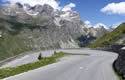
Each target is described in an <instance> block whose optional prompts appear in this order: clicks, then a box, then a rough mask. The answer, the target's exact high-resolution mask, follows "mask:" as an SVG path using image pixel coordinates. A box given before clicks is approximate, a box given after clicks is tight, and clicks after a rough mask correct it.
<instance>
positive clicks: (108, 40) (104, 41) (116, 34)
mask: <svg viewBox="0 0 125 80" xmlns="http://www.w3.org/2000/svg"><path fill="white" fill-rule="evenodd" d="M123 34H125V23H123V24H121V25H119V26H118V27H117V28H116V29H115V30H114V31H112V32H110V33H107V34H105V35H104V36H102V37H101V38H99V39H97V40H96V41H95V42H94V43H93V44H91V45H89V47H91V48H96V47H104V46H106V45H110V44H113V43H114V42H116V41H117V40H118V39H119V38H120V37H121V36H122V35H123Z"/></svg>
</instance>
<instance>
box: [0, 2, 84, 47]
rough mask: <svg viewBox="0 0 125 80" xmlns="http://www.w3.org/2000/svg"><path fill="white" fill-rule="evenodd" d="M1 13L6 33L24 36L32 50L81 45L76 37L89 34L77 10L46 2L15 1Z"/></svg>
mask: <svg viewBox="0 0 125 80" xmlns="http://www.w3.org/2000/svg"><path fill="white" fill-rule="evenodd" d="M0 14H1V15H0V20H1V23H2V24H1V25H2V28H6V29H4V30H5V32H11V33H14V34H16V36H19V37H21V38H22V39H23V40H25V41H24V42H25V43H26V44H27V45H28V46H30V47H32V48H33V49H43V48H44V49H48V48H78V47H79V46H78V43H76V40H77V38H78V37H80V36H81V35H86V33H85V32H84V30H83V29H82V27H81V26H82V24H81V20H80V17H79V14H78V13H77V12H75V11H65V12H64V11H59V10H54V9H53V8H52V7H51V6H50V5H47V4H45V5H35V6H30V5H28V4H24V5H22V4H21V3H16V4H13V5H7V6H4V7H2V9H0ZM4 23H5V24H4ZM1 30H2V29H1Z"/></svg>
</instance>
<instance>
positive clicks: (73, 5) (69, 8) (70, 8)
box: [62, 3, 76, 11]
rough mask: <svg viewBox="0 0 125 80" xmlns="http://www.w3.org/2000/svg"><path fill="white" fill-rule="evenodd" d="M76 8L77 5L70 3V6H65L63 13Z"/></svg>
mask: <svg viewBox="0 0 125 80" xmlns="http://www.w3.org/2000/svg"><path fill="white" fill-rule="evenodd" d="M74 7H76V5H75V4H74V3H69V4H68V5H66V6H64V8H63V9H62V11H71V10H72V8H74Z"/></svg>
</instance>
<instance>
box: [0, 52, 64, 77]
mask: <svg viewBox="0 0 125 80" xmlns="http://www.w3.org/2000/svg"><path fill="white" fill-rule="evenodd" d="M63 56H64V53H63V52H59V53H54V55H52V56H51V57H45V58H42V59H41V60H39V61H37V62H34V63H29V64H25V65H22V66H18V67H15V68H4V69H0V79H2V78H6V77H9V76H13V75H16V74H19V73H23V72H27V71H29V70H33V69H36V68H39V67H42V66H45V65H48V64H51V63H54V62H56V61H57V60H58V59H59V58H61V57H63Z"/></svg>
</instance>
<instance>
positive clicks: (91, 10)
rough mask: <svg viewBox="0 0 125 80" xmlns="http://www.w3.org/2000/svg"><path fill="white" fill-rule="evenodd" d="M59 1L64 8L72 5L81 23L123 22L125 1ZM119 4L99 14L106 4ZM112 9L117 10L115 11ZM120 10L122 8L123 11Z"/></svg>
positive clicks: (124, 19) (107, 23) (109, 24)
mask: <svg viewBox="0 0 125 80" xmlns="http://www.w3.org/2000/svg"><path fill="white" fill-rule="evenodd" d="M1 1H2V0H0V3H1ZM3 1H5V0H3ZM20 1H21V0H20ZM59 1H60V5H61V6H65V5H67V4H69V3H74V4H75V5H76V7H75V8H74V9H75V10H76V11H77V12H79V13H80V16H81V19H82V20H83V21H86V20H88V21H90V22H91V23H92V25H94V24H97V23H103V24H105V25H107V26H111V25H113V24H117V23H119V22H123V21H125V0H59ZM120 2H124V3H123V4H120V5H117V6H116V5H114V6H113V7H112V8H111V9H107V8H106V10H105V13H104V12H101V9H102V8H104V7H106V6H107V5H108V4H111V3H120ZM111 6H112V5H111ZM114 8H118V9H116V10H115V9H114ZM120 8H123V10H122V9H120ZM112 10H113V11H112ZM106 11H112V13H113V14H111V15H108V14H106ZM114 11H115V12H114ZM119 11H121V12H119Z"/></svg>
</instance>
